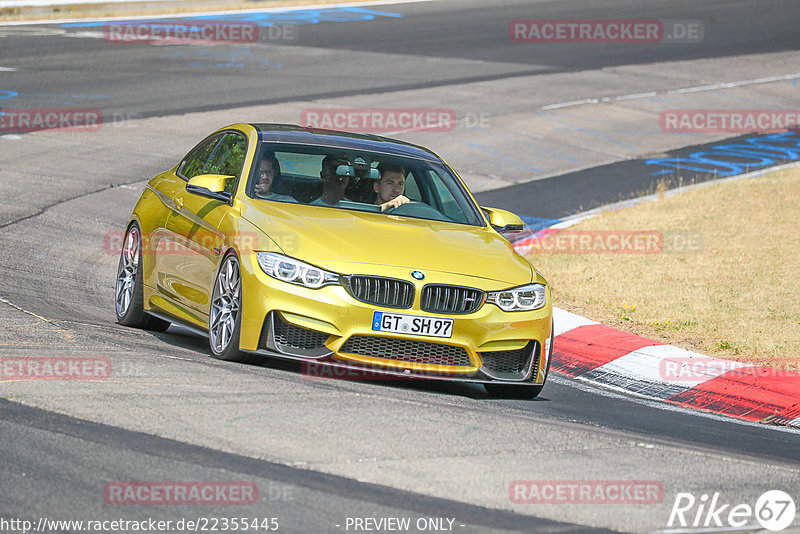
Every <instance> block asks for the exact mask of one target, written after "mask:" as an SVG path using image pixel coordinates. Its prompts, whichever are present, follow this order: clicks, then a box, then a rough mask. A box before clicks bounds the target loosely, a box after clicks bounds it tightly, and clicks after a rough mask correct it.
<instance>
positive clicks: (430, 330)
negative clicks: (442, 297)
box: [372, 311, 453, 337]
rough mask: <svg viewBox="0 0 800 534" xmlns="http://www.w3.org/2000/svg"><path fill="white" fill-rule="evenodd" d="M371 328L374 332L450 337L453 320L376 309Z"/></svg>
mask: <svg viewBox="0 0 800 534" xmlns="http://www.w3.org/2000/svg"><path fill="white" fill-rule="evenodd" d="M372 329H373V330H374V331H376V332H396V333H398V334H414V335H417V336H429V337H451V336H452V335H453V320H452V319H449V318H447V317H423V316H420V315H405V314H402V313H386V312H380V311H376V312H374V313H373V315H372Z"/></svg>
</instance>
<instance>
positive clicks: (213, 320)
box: [208, 254, 248, 362]
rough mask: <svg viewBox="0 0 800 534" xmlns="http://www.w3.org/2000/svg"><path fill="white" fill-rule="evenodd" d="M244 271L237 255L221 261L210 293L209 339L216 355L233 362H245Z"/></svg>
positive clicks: (230, 255) (212, 351)
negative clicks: (242, 331)
mask: <svg viewBox="0 0 800 534" xmlns="http://www.w3.org/2000/svg"><path fill="white" fill-rule="evenodd" d="M241 303H242V274H241V270H240V269H239V259H238V258H237V257H236V254H229V255H228V256H226V257H225V259H224V260H222V265H221V266H220V268H219V272H217V278H216V281H215V282H214V291H213V292H212V294H211V310H210V313H209V314H208V341H209V345H210V346H211V353H212V354H213V355H214V357H215V358H218V359H220V360H227V361H232V362H243V361H246V360H247V359H248V358H247V354H245V353H244V352H242V351H240V350H239V331H240V329H241V322H242V318H241V315H242V314H241Z"/></svg>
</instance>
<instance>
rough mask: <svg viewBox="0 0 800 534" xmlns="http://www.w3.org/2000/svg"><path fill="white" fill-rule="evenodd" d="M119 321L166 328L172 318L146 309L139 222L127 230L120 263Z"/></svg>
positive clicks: (117, 288)
mask: <svg viewBox="0 0 800 534" xmlns="http://www.w3.org/2000/svg"><path fill="white" fill-rule="evenodd" d="M114 301H115V308H116V311H117V322H118V323H119V324H121V325H124V326H131V327H133V328H143V329H145V330H154V331H156V332H163V331H164V330H166V329H167V328H169V322H167V321H164V320H161V319H159V318H158V317H153V316H152V315H148V314H147V313H146V312H145V311H144V306H143V303H144V281H143V280H142V232H141V231H140V230H139V226H138V225H136V223H134V224H132V225H131V226H130V228H128V231H127V232H126V233H125V240H124V241H123V242H122V252H121V253H120V256H119V266H118V267H117V284H116V291H115V292H114Z"/></svg>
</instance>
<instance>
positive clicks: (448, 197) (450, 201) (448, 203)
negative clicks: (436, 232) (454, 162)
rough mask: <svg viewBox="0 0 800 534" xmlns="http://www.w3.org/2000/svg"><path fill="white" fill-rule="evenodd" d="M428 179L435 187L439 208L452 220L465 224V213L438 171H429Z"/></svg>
mask: <svg viewBox="0 0 800 534" xmlns="http://www.w3.org/2000/svg"><path fill="white" fill-rule="evenodd" d="M428 179H429V180H430V181H431V185H432V186H433V192H434V193H433V194H434V196H435V197H436V199H435V202H436V203H437V204H438V206H437V208H438V209H439V210H440V211H441V212H442V213H444V214H445V215H447V216H448V217H450V218H451V219H452V220H454V221H458V222H463V221H464V220H465V217H464V212H463V210H462V209H461V207H460V206H459V205H458V202H457V201H456V199H455V197H454V196H453V194H452V193H451V192H450V190H449V189H448V188H447V185H445V183H444V182H443V181H442V178H441V177H440V176H439V175H438V174H437V173H436V171H434V170H432V169H431V170H429V171H428ZM409 198H410V197H409Z"/></svg>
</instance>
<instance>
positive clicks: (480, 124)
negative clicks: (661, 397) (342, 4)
mask: <svg viewBox="0 0 800 534" xmlns="http://www.w3.org/2000/svg"><path fill="white" fill-rule="evenodd" d="M640 4H641V3H640V2H633V1H624V0H605V1H602V2H577V1H570V0H564V1H549V2H545V1H543V2H533V1H528V2H523V1H504V0H499V1H495V2H485V1H483V0H481V1H477V0H440V1H431V2H428V1H423V2H414V3H396V4H383V5H376V6H362V7H360V8H328V9H326V10H321V9H309V10H306V11H304V12H303V13H301V14H297V13H295V14H294V15H287V14H285V13H283V14H281V13H276V12H273V13H270V14H269V15H251V16H250V17H251V18H250V19H248V20H252V21H254V22H255V23H257V24H260V25H262V31H264V28H268V27H270V26H267V25H268V24H271V25H272V27H285V26H283V25H287V24H289V23H291V24H292V28H293V29H294V30H296V33H294V34H293V36H292V37H291V38H286V39H282V38H281V39H279V38H274V39H270V38H266V39H262V40H260V41H258V42H255V43H244V44H191V45H189V44H177V45H169V46H165V45H159V44H141V43H139V44H130V43H119V42H109V41H108V40H106V39H104V38H103V24H104V23H102V22H98V23H86V22H84V23H71V24H62V23H59V24H36V25H0V51H2V54H0V111H3V112H6V113H8V112H9V111H11V112H13V110H16V109H31V108H36V109H55V108H58V109H62V108H68V109H86V110H96V111H98V112H99V113H100V114H101V115H102V118H103V120H102V127H101V128H98V129H96V130H94V131H85V132H62V131H48V130H40V131H34V132H30V133H28V132H19V131H16V132H15V131H13V128H11V129H9V128H8V127H7V126H8V124H6V125H5V126H6V128H5V129H4V131H3V132H2V135H0V162H1V163H0V175H1V176H2V179H0V251H1V252H0V356H53V357H85V356H94V357H96V356H101V357H104V358H108V359H109V362H110V364H111V368H112V373H111V377H110V378H108V379H107V380H98V381H66V380H62V381H60V380H38V381H13V380H4V379H3V378H2V377H0V450H2V453H0V458H1V459H2V461H0V495H1V496H2V497H0V532H3V533H5V532H22V531H23V529H22V528H21V524H20V523H14V524H13V525H12V523H10V521H11V520H19V521H22V520H24V521H31V522H32V525H33V526H32V527H31V529H33V528H34V527H36V526H37V525H39V523H38V522H39V520H40V519H42V518H47V520H84V521H98V520H99V521H102V520H115V519H120V518H121V519H123V520H128V521H142V520H147V519H150V518H151V519H155V520H163V521H172V522H173V523H172V524H173V525H175V524H177V522H178V521H181V520H184V522H185V521H187V520H192V521H202V520H203V518H206V521H208V520H209V519H214V518H217V519H219V518H234V517H239V518H249V519H258V520H259V521H263V520H265V519H268V518H274V519H277V524H278V525H279V528H278V531H280V532H299V533H304V532H309V533H311V532H320V533H323V532H325V533H337V532H365V531H371V532H390V531H391V532H397V531H408V532H448V531H454V532H464V533H467V532H481V533H483V532H584V531H593V532H595V531H596V532H603V531H630V532H653V531H666V530H668V529H676V528H679V527H682V526H683V527H684V530H680V531H691V532H700V531H702V530H701V529H702V528H704V527H717V526H719V527H721V526H724V525H717V524H715V523H714V521H713V519H711V520H710V521H711V522H710V523H704V522H705V521H706V518H707V516H706V513H705V512H702V513H701V512H700V511H699V510H698V506H700V505H699V503H700V502H703V503H706V502H707V501H708V502H710V501H711V499H712V498H716V499H717V502H718V503H719V504H728V505H730V506H729V507H728V509H727V510H726V511H725V512H724V513H722V514H720V516H719V517H721V518H722V520H726V519H727V514H728V510H730V509H731V508H733V507H735V506H737V505H740V504H746V505H748V506H749V507H751V508H752V507H755V505H756V502H757V501H758V499H759V496H761V495H762V494H763V493H764V492H766V491H768V490H782V491H785V492H787V493H788V494H789V495H791V496H792V497H793V498H794V501H795V502H796V503H797V502H800V501H798V499H800V476H798V475H799V474H800V467H798V465H799V463H800V432H798V431H797V430H796V429H788V428H783V427H773V426H768V425H757V424H748V423H742V422H738V421H735V420H732V419H728V418H723V417H717V416H711V415H707V414H703V413H699V412H696V411H689V410H683V409H677V408H674V407H666V406H663V405H660V404H657V403H651V402H647V401H644V400H642V399H639V398H635V397H632V396H627V395H623V394H619V393H616V392H614V391H611V390H607V389H603V388H598V387H595V386H593V385H592V384H589V383H585V382H580V381H575V380H571V379H568V378H565V377H562V376H558V375H555V374H551V376H550V380H549V381H548V384H547V386H546V388H545V390H544V392H543V394H542V395H541V396H540V397H539V398H537V399H536V400H535V401H515V400H499V399H492V398H489V397H487V395H486V394H485V393H484V391H483V389H482V388H481V387H478V386H471V385H453V384H437V383H422V384H420V383H416V382H413V383H409V382H398V381H394V382H373V383H365V382H359V381H346V380H314V379H309V377H307V376H304V375H303V374H302V373H301V372H300V370H299V367H298V366H297V365H293V364H287V363H281V362H274V361H267V360H264V361H261V362H259V363H257V364H253V365H242V364H231V363H227V362H221V361H217V360H214V359H213V358H211V357H210V356H209V352H208V349H207V342H206V340H204V339H202V338H200V337H197V336H195V335H193V334H191V333H189V332H187V331H185V330H182V329H180V328H175V327H173V328H170V330H168V331H167V332H166V333H163V334H158V333H150V332H144V331H139V330H132V329H128V328H124V327H121V326H119V325H116V324H115V322H114V310H113V282H114V278H115V273H116V267H117V261H118V249H117V248H115V245H114V244H115V243H116V241H115V240H119V239H120V238H121V232H123V231H124V227H125V223H126V221H127V219H128V216H129V215H130V212H131V209H132V208H133V205H134V203H135V201H136V199H137V198H138V196H139V194H140V192H141V190H142V187H143V185H144V183H145V182H146V180H147V179H149V178H150V177H151V176H153V175H154V174H156V173H158V172H160V171H162V170H164V169H167V168H169V167H171V166H172V165H174V164H175V163H176V162H177V161H178V160H179V159H180V158H181V157H182V156H183V155H184V154H185V153H186V152H187V151H188V150H189V149H190V148H191V147H193V146H194V145H195V144H196V143H197V142H198V141H199V140H200V139H202V138H203V137H204V136H205V135H206V134H207V133H209V132H211V131H212V130H214V129H216V128H219V127H221V126H224V125H226V124H230V123H234V122H240V121H247V122H290V123H298V122H300V121H301V119H302V117H304V116H305V115H304V111H305V110H308V109H329V110H335V109H342V108H366V109H374V108H397V109H400V108H404V109H448V110H452V112H453V113H454V115H455V116H456V117H457V119H458V125H457V126H456V127H454V128H451V129H449V130H447V131H424V130H419V131H415V130H397V131H385V132H379V133H384V134H387V135H389V136H394V137H398V138H401V139H405V140H409V141H412V142H418V143H420V144H424V145H427V146H430V147H431V148H433V149H434V150H436V151H437V152H438V153H440V154H441V155H442V156H443V157H444V158H445V159H447V160H448V161H449V162H450V163H451V164H452V165H453V166H454V167H455V168H456V170H458V171H459V172H460V173H461V174H462V176H463V178H464V179H465V181H466V182H467V183H468V184H469V186H470V187H471V188H472V189H473V191H475V192H477V195H476V196H477V197H478V199H479V200H480V201H481V202H482V203H484V204H486V205H491V206H497V207H501V208H507V209H513V210H514V211H515V212H517V213H519V214H520V215H523V216H526V217H531V218H546V219H558V218H562V217H565V216H567V215H569V214H573V213H576V212H579V211H582V210H585V209H588V208H593V207H596V206H597V205H600V204H603V203H608V202H614V201H617V200H620V199H624V198H629V197H631V196H637V195H641V194H644V193H646V192H649V191H652V190H653V188H654V186H655V184H656V183H657V182H658V180H659V179H662V178H664V176H667V177H669V178H670V182H669V183H670V185H675V183H677V181H676V180H673V178H675V176H674V175H673V174H669V172H672V171H671V170H670V168H669V167H668V164H669V161H672V160H674V161H679V162H690V161H695V162H696V161H699V160H698V157H697V156H696V155H697V154H699V153H700V152H703V153H708V152H709V151H713V150H714V148H713V147H714V146H723V145H724V146H728V145H731V144H738V145H741V144H743V143H748V142H755V141H758V140H755V141H754V140H753V139H754V138H753V136H751V135H738V134H730V133H728V134H721V133H713V132H711V133H703V132H700V133H689V134H687V133H674V132H665V131H663V130H662V129H661V128H659V112H660V110H662V109H684V108H686V109H692V108H707V109H718V108H727V107H731V106H736V107H739V108H742V109H754V108H771V109H796V108H797V102H798V95H800V93H798V90H799V89H800V86H798V85H797V83H798V79H799V78H800V74H798V73H800V60H798V58H800V55H798V48H800V29H799V28H798V26H797V20H798V18H799V17H798V16H799V15H800V6H798V5H797V2H794V1H788V0H787V1H779V0H775V1H772V0H765V1H758V2H757V1H753V0H751V1H730V0H719V1H696V2H674V1H669V0H656V1H652V2H647V3H646V4H645V5H640ZM217 18H219V17H215V20H216V19H217ZM516 19H581V20H590V19H641V20H645V19H646V20H653V19H657V20H662V21H679V22H680V23H681V24H684V23H685V24H700V26H701V27H702V30H703V31H702V37H701V38H698V39H695V40H694V41H691V42H658V43H646V44H642V43H638V44H632V43H608V44H585V43H550V44H533V43H515V42H513V41H512V40H511V39H510V38H509V23H510V22H511V21H513V20H516ZM262 35H263V34H262ZM726 83H727V85H725V84H726ZM708 147H712V148H708ZM726 150H727V152H726V153H730V150H731V149H726ZM718 152H720V153H721V152H725V151H723V150H721V149H719V150H718ZM731 157H732V158H733V159H731V160H729V161H723V160H721V159H717V160H714V161H716V162H717V163H716V164H714V165H717V167H715V166H714V165H712V164H708V163H705V164H704V165H703V166H699V167H698V166H697V165H695V166H696V167H697V169H699V170H697V171H696V172H697V176H696V178H697V179H698V180H705V179H709V178H710V177H714V176H723V175H725V172H728V171H730V170H731V169H732V168H733V167H734V162H738V163H736V164H741V165H744V163H742V158H741V156H736V155H734V156H731ZM737 158H738V159H737ZM795 159H796V158H795ZM668 160H669V161H668ZM791 160H792V158H791V157H787V158H786V159H783V160H780V161H778V160H775V161H771V160H770V161H769V162H767V161H766V160H762V161H761V163H759V165H762V166H769V165H772V164H777V163H784V162H786V161H791ZM707 161H708V160H706V162H707ZM743 170H748V169H743ZM662 171H663V172H662ZM667 171H669V172H667ZM731 172H732V171H731ZM553 276H555V275H553ZM132 481H139V482H142V481H160V482H164V481H172V482H181V481H184V482H187V481H188V482H191V481H195V482H206V483H217V482H220V483H241V484H244V485H245V486H247V487H253V486H255V487H256V488H257V495H258V498H257V499H256V501H255V502H254V503H251V502H245V503H233V504H232V503H230V502H221V501H219V500H218V501H216V502H214V503H213V504H202V505H180V506H177V505H165V504H159V505H154V504H150V505H146V504H140V505H121V504H115V503H114V502H113V501H112V500H110V499H109V496H108V493H107V492H108V488H109V485H113V484H116V483H121V482H122V483H124V482H132ZM514 481H584V482H588V483H593V482H597V481H628V482H631V481H633V482H636V481H638V482H643V483H645V482H646V483H651V484H656V485H658V486H659V487H660V488H661V494H660V495H659V498H658V499H657V500H656V501H655V502H648V503H621V502H611V503H603V504H576V503H565V502H553V503H543V504H526V503H518V502H513V500H512V498H511V496H510V495H509V488H510V487H512V485H513V483H514ZM687 493H688V494H691V495H693V496H694V497H695V498H696V499H697V502H698V504H697V505H695V506H694V508H692V509H691V511H690V512H687V513H686V514H685V515H686V518H687V519H688V520H689V523H691V522H692V521H694V519H695V516H696V515H697V517H698V518H699V519H698V521H697V524H695V525H691V524H689V525H680V524H679V523H677V522H673V523H672V524H669V520H670V516H671V511H672V510H673V505H674V504H675V503H676V499H677V498H678V496H679V494H687ZM714 495H717V497H713V496H714ZM703 496H705V498H703ZM365 518H369V519H370V521H372V520H375V521H380V520H382V519H383V520H384V522H383V523H373V522H364V521H361V522H360V523H359V522H357V521H355V520H356V519H362V520H363V519H365ZM388 518H410V521H411V525H412V526H411V527H410V528H409V529H407V530H402V529H398V528H391V526H392V525H393V524H391V523H389V522H388V521H386V520H388ZM3 521H6V522H5V523H4V522H3ZM206 524H207V525H208V523H206ZM44 525H45V526H44V527H42V528H41V529H40V531H42V532H81V531H86V532H89V531H92V532H94V531H96V532H100V531H101V530H100V529H95V530H91V529H82V528H81V527H78V526H75V525H72V526H69V525H60V526H59V525H49V526H48V523H44ZM267 525H270V523H269V522H268V523H267ZM359 525H360V526H359ZM744 525H745V526H744V527H742V528H741V529H740V530H739V531H756V530H761V529H762V526H761V525H760V524H759V523H758V521H757V519H756V518H755V517H754V516H753V517H749V518H746V519H745V522H744ZM799 525H800V519H796V520H795V522H794V526H793V527H790V529H789V530H786V532H789V531H791V528H794V529H796V530H795V531H800V526H799ZM39 526H41V525H39ZM368 526H369V527H371V528H367V527H368ZM394 526H396V525H394ZM728 526H730V525H728ZM184 530H186V531H188V530H194V529H192V528H185V529H184ZM197 530H202V529H200V528H198V529H197ZM256 530H257V531H258V529H256ZM271 530H273V531H274V530H275V528H274V527H271ZM107 531H109V532H110V531H120V532H121V531H125V530H123V529H122V528H120V527H117V528H116V530H114V529H111V530H107ZM131 531H134V530H131ZM139 531H145V532H156V530H154V529H151V530H139ZM162 531H171V532H178V531H183V530H179V529H178V528H176V527H173V528H172V529H171V530H167V529H164V530H162ZM207 531H223V529H222V527H221V526H220V525H219V524H217V525H216V528H215V529H213V530H212V529H211V527H210V526H209V527H208V530H207ZM229 531H230V530H229ZM250 531H251V532H252V531H253V529H251V530H250ZM260 531H266V529H265V528H261V529H260ZM673 531H675V530H673ZM706 531H707V530H706ZM675 532H677V531H675Z"/></svg>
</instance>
